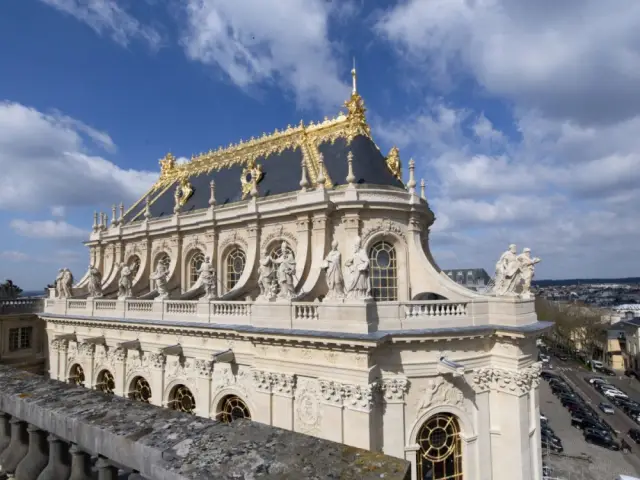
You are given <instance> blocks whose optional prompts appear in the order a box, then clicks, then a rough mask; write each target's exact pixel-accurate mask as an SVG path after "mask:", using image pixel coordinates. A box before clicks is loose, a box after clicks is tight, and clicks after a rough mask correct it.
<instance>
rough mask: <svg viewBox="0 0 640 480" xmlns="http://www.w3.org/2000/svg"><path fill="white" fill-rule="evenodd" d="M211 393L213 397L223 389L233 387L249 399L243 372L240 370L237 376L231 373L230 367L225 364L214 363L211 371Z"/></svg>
mask: <svg viewBox="0 0 640 480" xmlns="http://www.w3.org/2000/svg"><path fill="white" fill-rule="evenodd" d="M212 385H213V386H212V391H213V394H214V395H215V394H216V393H217V392H219V391H220V390H222V389H224V388H228V387H233V388H236V389H238V390H240V391H241V392H242V393H243V394H244V395H246V396H247V398H248V397H249V395H248V392H247V378H246V375H245V372H244V370H240V371H239V372H238V374H237V375H234V374H233V372H232V371H231V365H229V364H227V363H216V364H215V366H214V369H213V382H212Z"/></svg>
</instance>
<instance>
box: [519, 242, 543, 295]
mask: <svg viewBox="0 0 640 480" xmlns="http://www.w3.org/2000/svg"><path fill="white" fill-rule="evenodd" d="M518 262H519V263H520V273H521V277H522V292H521V293H520V295H521V296H522V298H525V299H530V298H531V296H532V295H531V281H532V280H533V275H534V273H535V264H536V263H540V259H539V258H538V257H535V258H531V249H530V248H525V249H524V250H522V253H521V254H520V255H518Z"/></svg>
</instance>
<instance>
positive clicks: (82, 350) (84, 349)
mask: <svg viewBox="0 0 640 480" xmlns="http://www.w3.org/2000/svg"><path fill="white" fill-rule="evenodd" d="M95 350H96V346H95V344H93V343H86V342H84V343H81V344H80V345H78V353H79V354H80V355H84V356H85V357H90V356H91V355H93V354H94V352H95Z"/></svg>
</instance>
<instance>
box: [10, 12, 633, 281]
mask: <svg viewBox="0 0 640 480" xmlns="http://www.w3.org/2000/svg"><path fill="white" fill-rule="evenodd" d="M638 24H640V4H638V3H636V2H627V1H622V0H619V1H613V2H601V1H596V0H593V1H591V0H580V1H577V0H567V1H565V2H556V1H552V0H539V1H537V2H529V1H526V0H475V1H470V0H409V1H400V2H364V1H362V0H345V1H342V2H332V1H325V0H278V1H275V0H272V1H269V0H235V1H234V2H228V1H222V0H176V1H172V2H162V1H159V0H138V1H134V0H90V1H86V0H85V1H80V0H21V1H17V0H13V1H5V2H1V3H0V62H1V64H2V71H3V75H0V102H1V103H0V171H2V175H0V226H1V228H2V230H1V231H2V236H1V237H0V279H2V278H12V279H13V280H14V281H15V282H16V283H18V284H19V285H22V286H23V287H24V288H29V289H31V288H40V287H42V286H44V284H46V283H48V282H50V281H51V280H52V279H53V278H54V277H55V272H56V270H57V268H60V267H62V266H69V267H70V268H72V270H73V271H74V273H75V274H76V276H79V275H81V274H82V273H83V272H84V269H86V266H87V259H88V253H87V252H86V249H85V247H84V246H83V245H82V240H83V239H85V238H86V235H87V232H88V229H89V228H90V226H91V222H92V212H93V211H94V210H95V209H101V210H103V211H108V210H110V205H111V204H112V203H114V202H118V203H119V202H120V201H124V203H125V205H127V204H130V203H131V202H133V201H135V200H136V199H137V198H138V197H139V195H140V194H141V193H142V192H144V191H145V190H146V188H147V187H148V186H149V184H150V183H152V182H153V181H154V180H155V178H156V177H157V172H158V166H157V165H158V164H157V162H158V159H159V158H161V157H162V156H164V154H165V153H166V152H168V151H171V152H173V153H174V154H175V155H176V156H179V157H180V156H184V157H189V156H190V155H191V154H194V153H198V152H201V151H204V150H209V149H211V148H217V147H218V146H219V145H228V144H229V143H230V142H236V141H238V140H239V139H240V138H245V139H246V138H249V137H251V136H252V135H255V136H257V135H260V134H261V133H262V132H263V131H266V132H271V131H273V130H274V129H275V128H282V127H285V126H286V125H287V124H295V123H298V122H299V121H300V119H304V120H305V121H309V120H316V121H317V120H319V119H321V118H322V117H323V116H324V115H329V116H333V115H335V114H336V113H337V112H338V111H339V109H340V107H341V103H342V102H343V101H344V100H345V99H346V98H347V96H348V93H349V86H350V74H349V71H350V69H351V62H352V58H353V57H354V56H355V57H356V62H357V69H358V89H359V91H360V93H361V94H362V96H363V97H364V99H365V102H366V105H367V108H368V110H369V111H368V118H369V122H370V124H371V125H372V128H373V133H374V138H375V139H376V141H377V143H378V145H379V146H380V147H381V149H382V150H383V151H385V152H386V151H388V149H389V148H390V147H391V146H392V145H394V144H397V145H398V146H399V147H400V152H401V158H402V159H403V161H404V162H405V165H406V162H408V159H409V158H410V157H413V158H415V160H416V164H417V173H418V177H419V178H425V179H426V181H427V185H428V186H427V195H428V198H429V201H430V204H431V205H432V208H433V210H434V211H435V212H436V215H437V221H436V224H435V225H434V227H433V233H432V248H433V250H434V254H435V257H436V260H437V261H438V263H439V264H440V266H441V267H442V268H457V267H461V268H464V267H476V266H480V267H484V268H487V270H488V271H489V272H491V271H492V269H493V268H492V266H493V263H494V261H495V259H496V258H497V257H498V256H499V254H500V253H501V251H502V250H504V248H505V247H506V245H508V244H509V243H512V242H515V243H517V244H518V246H519V248H522V247H525V246H528V247H530V248H531V249H532V250H533V253H534V254H535V255H536V256H539V257H541V258H542V259H543V261H542V263H540V264H539V268H538V269H537V277H538V278H566V277H613V276H631V275H640V268H639V267H640V260H638V258H640V255H639V254H640V247H639V246H638V245H640V242H639V241H638V238H639V236H640V226H639V225H640V222H638V213H637V212H638V207H639V206H640V188H638V185H639V184H640V183H639V182H640V135H638V132H640V95H638V94H637V88H638V85H639V84H640V83H639V82H640V53H639V52H640V32H639V31H638V29H637V28H636V27H637V25H638ZM405 170H406V168H405Z"/></svg>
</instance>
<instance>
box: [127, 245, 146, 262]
mask: <svg viewBox="0 0 640 480" xmlns="http://www.w3.org/2000/svg"><path fill="white" fill-rule="evenodd" d="M144 251H146V246H145V245H143V244H140V243H129V244H127V246H126V247H125V248H124V257H125V261H129V259H130V258H131V257H132V256H133V255H138V257H140V259H142V257H143V252H144Z"/></svg>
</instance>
